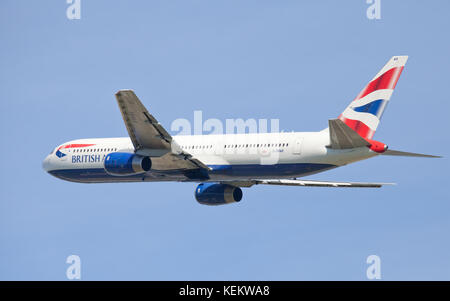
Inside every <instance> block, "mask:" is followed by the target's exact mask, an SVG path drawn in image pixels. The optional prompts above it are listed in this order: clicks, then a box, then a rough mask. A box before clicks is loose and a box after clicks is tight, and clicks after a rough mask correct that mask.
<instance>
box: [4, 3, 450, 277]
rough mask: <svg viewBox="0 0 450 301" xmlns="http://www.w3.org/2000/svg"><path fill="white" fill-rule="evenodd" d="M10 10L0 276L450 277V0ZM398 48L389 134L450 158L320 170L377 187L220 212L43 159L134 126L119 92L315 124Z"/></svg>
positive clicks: (178, 106)
mask: <svg viewBox="0 0 450 301" xmlns="http://www.w3.org/2000/svg"><path fill="white" fill-rule="evenodd" d="M66 7H67V4H66V1H65V0H59V1H17V0H5V1H1V3H0V38H1V40H0V41H1V44H0V45H1V46H0V63H1V68H0V86H1V88H2V89H1V90H2V93H1V94H2V95H1V104H2V109H1V111H0V114H1V118H0V120H1V138H2V147H1V148H0V152H1V156H0V160H1V167H2V168H1V170H0V183H1V184H0V185H1V189H0V196H1V197H0V198H1V200H0V279H2V280H6V279H8V280H9V279H14V280H38V279H39V280H64V279H66V274H65V273H66V268H67V266H68V265H67V264H66V263H65V260H66V258H67V256H69V255H71V254H76V255H79V256H80V257H81V261H82V279H83V280H110V279H111V280H112V279H114V280H122V279H123V280H365V279H366V268H367V266H368V265H367V264H366V258H367V256H369V255H371V254H376V255H378V256H380V258H381V270H382V272H381V273H382V279H384V280H413V279H414V280H450V241H449V232H450V197H449V189H448V185H449V184H448V167H449V164H448V158H449V156H450V154H449V153H448V149H449V147H450V140H449V135H448V130H449V118H448V114H449V111H450V105H449V98H448V91H447V90H448V85H449V71H450V57H449V53H450V39H449V38H448V31H449V29H450V28H449V27H450V18H449V11H450V2H449V1H444V0H442V1H426V2H424V1H406V0H404V1H386V0H382V11H381V20H368V19H367V17H366V8H367V7H368V5H367V4H366V1H365V0H357V1H356V0H355V1H331V0H330V1H323V0H322V1H256V0H255V1H185V0H183V1H181V0H179V1H175V0H174V1H120V3H118V1H100V0H96V1H86V0H82V1H81V20H72V21H71V20H68V19H67V18H66ZM393 55H409V56H410V58H409V61H408V63H407V65H406V68H405V70H404V72H403V74H402V77H401V78H400V81H399V83H398V85H397V89H396V91H395V92H394V95H393V97H392V99H391V103H390V104H389V107H388V108H387V110H386V112H385V114H384V115H383V120H382V122H381V125H380V127H379V129H378V131H377V133H376V135H375V139H377V140H380V141H383V142H385V143H387V144H388V145H389V146H390V147H391V148H393V149H399V150H405V151H415V152H424V153H431V154H440V155H443V156H444V157H445V158H443V159H435V160H430V159H413V158H395V157H378V158H374V159H371V160H367V161H364V162H359V163H355V164H353V165H350V166H346V167H342V168H339V169H336V170H333V171H329V172H326V173H323V174H318V175H315V176H313V177H310V178H311V179H317V180H352V181H383V182H384V181H385V182H397V183H398V185H397V186H394V187H385V188H382V189H379V190H369V189H368V190H364V189H361V190H359V189H354V190H353V189H348V190H347V189H342V190H339V189H322V188H301V187H263V186H257V187H253V188H251V189H245V190H244V199H243V201H242V202H241V203H239V204H234V205H230V206H221V207H207V206H201V205H199V204H197V202H196V201H195V199H194V196H193V194H194V189H195V185H196V184H193V183H133V184H98V185H86V184H76V183H69V182H64V181H61V180H58V179H56V178H54V177H52V176H50V175H48V174H46V173H45V172H44V171H43V170H42V168H41V162H42V160H43V159H44V157H45V156H46V155H47V154H48V153H49V152H50V151H51V149H52V148H53V147H55V146H56V145H57V144H60V143H63V142H65V141H68V140H71V139H76V138H95V137H121V136H126V135H127V132H126V129H125V126H124V124H123V122H122V119H121V116H120V113H119V110H118V107H117V104H116V102H115V98H114V93H115V92H116V91H117V90H119V89H123V88H130V89H134V90H135V91H136V93H137V95H138V96H139V97H140V99H141V100H142V101H143V103H144V104H145V105H146V106H147V108H148V109H149V111H151V112H152V113H153V114H154V115H155V116H156V117H157V118H158V119H159V121H160V122H161V123H162V124H163V125H164V126H165V127H166V128H169V127H170V124H171V122H172V121H173V120H174V119H176V118H187V119H190V120H192V118H193V111H194V110H202V111H203V116H204V118H219V119H221V120H223V121H224V120H225V119H227V118H244V119H248V118H256V119H259V118H279V119H280V127H281V128H282V129H284V130H286V131H291V130H295V131H314V130H321V129H323V128H325V127H326V126H327V120H328V119H330V118H335V117H336V116H338V115H339V114H340V113H341V112H342V111H343V109H344V108H345V107H346V106H347V104H348V103H349V102H350V101H351V100H352V99H353V98H354V97H355V96H356V95H357V94H358V92H359V91H360V89H361V88H362V87H363V86H364V85H365V84H366V82H367V81H368V80H370V79H371V78H372V77H373V76H374V75H375V74H376V73H377V72H378V70H379V69H380V68H381V67H382V66H383V65H384V64H385V63H386V61H387V60H388V59H389V58H390V57H391V56H393Z"/></svg>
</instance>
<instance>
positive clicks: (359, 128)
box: [339, 115, 374, 139]
mask: <svg viewBox="0 0 450 301" xmlns="http://www.w3.org/2000/svg"><path fill="white" fill-rule="evenodd" d="M339 119H341V120H342V121H343V122H345V124H346V125H348V126H349V127H350V128H351V129H352V130H354V131H355V132H357V133H358V134H359V135H360V136H361V137H363V138H368V139H372V137H373V134H374V131H372V129H371V128H369V127H368V126H367V125H366V124H365V123H364V122H362V121H359V120H353V119H347V118H345V117H342V115H341V116H339Z"/></svg>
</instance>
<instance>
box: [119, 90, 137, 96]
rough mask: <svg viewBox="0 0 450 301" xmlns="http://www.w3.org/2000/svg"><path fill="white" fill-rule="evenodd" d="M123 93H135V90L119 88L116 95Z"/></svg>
mask: <svg viewBox="0 0 450 301" xmlns="http://www.w3.org/2000/svg"><path fill="white" fill-rule="evenodd" d="M121 93H134V90H133V89H120V90H118V91H117V92H116V93H115V95H117V96H118V95H120V94H121Z"/></svg>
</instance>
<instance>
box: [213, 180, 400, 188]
mask: <svg viewBox="0 0 450 301" xmlns="http://www.w3.org/2000/svg"><path fill="white" fill-rule="evenodd" d="M221 183H223V184H230V185H234V186H238V187H251V186H253V185H260V184H264V185H287V186H308V187H350V188H353V187H359V188H380V187H381V186H383V185H395V183H359V182H326V181H311V180H290V179H285V180H283V179H274V180H248V181H229V182H228V181H226V182H221Z"/></svg>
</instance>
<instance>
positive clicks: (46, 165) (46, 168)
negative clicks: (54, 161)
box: [42, 155, 50, 172]
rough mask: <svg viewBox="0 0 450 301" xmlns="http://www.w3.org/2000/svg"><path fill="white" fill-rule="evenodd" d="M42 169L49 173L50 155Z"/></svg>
mask: <svg viewBox="0 0 450 301" xmlns="http://www.w3.org/2000/svg"><path fill="white" fill-rule="evenodd" d="M42 168H43V169H44V170H45V171H46V172H48V171H50V155H48V156H47V157H46V158H45V159H44V161H43V162H42Z"/></svg>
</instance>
